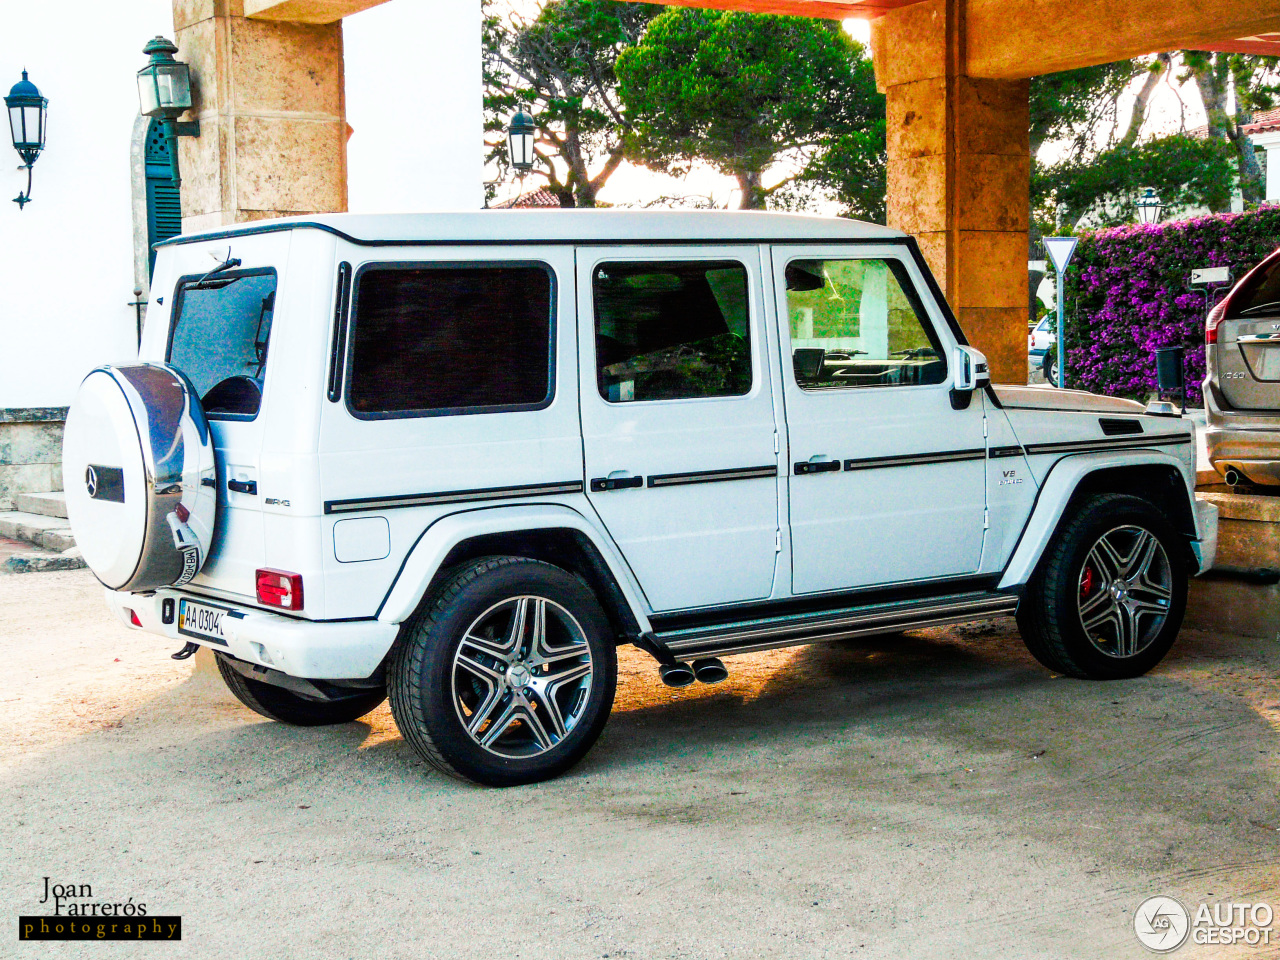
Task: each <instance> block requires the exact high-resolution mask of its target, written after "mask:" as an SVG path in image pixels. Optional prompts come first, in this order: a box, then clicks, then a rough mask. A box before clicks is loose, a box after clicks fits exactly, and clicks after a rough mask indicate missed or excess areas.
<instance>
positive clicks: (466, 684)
mask: <svg viewBox="0 0 1280 960" xmlns="http://www.w3.org/2000/svg"><path fill="white" fill-rule="evenodd" d="M617 674H618V666H617V655H616V650H615V638H614V634H613V631H612V629H611V628H610V626H609V622H608V619H607V617H606V616H605V613H604V611H603V610H602V609H601V607H600V603H599V601H597V600H596V598H595V595H594V594H593V593H592V591H591V588H590V587H588V586H587V584H586V583H584V582H583V581H582V580H581V579H580V578H578V577H576V576H575V575H573V574H572V573H569V572H568V571H566V570H562V569H560V568H559V567H554V566H552V565H550V564H547V563H542V562H540V561H537V560H529V559H525V558H522V557H488V558H485V559H483V560H477V561H475V562H473V563H470V564H468V565H467V566H465V567H464V568H462V569H460V570H457V571H455V572H454V574H453V575H452V576H451V577H449V579H448V580H447V581H446V582H444V583H443V584H441V585H440V586H439V587H438V588H437V589H435V590H434V591H433V593H432V594H431V596H430V597H428V598H427V600H426V601H425V602H424V606H423V608H422V610H421V611H420V613H419V615H418V616H417V617H416V618H415V620H414V621H413V622H411V623H409V624H406V625H405V628H404V630H403V632H402V633H401V636H400V638H399V640H398V641H397V644H396V648H395V650H394V651H393V654H392V658H391V664H390V672H389V676H388V694H389V697H390V700H391V713H392V715H393V716H394V717H395V720H396V725H397V726H398V727H399V728H400V732H401V733H402V734H403V735H404V738H405V739H406V740H407V741H409V743H411V744H412V745H413V746H414V747H415V748H416V749H417V750H418V751H419V752H420V753H421V754H422V756H423V757H425V758H426V759H427V760H429V761H430V762H431V763H432V764H434V765H435V766H437V767H439V768H440V769H441V770H444V771H445V772H446V773H449V774H452V775H453V776H457V777H464V778H466V779H469V780H474V781H476V782H478V783H485V784H489V785H491V786H509V785H513V784H520V783H532V782H534V781H537V780H545V779H547V778H549V777H554V776H558V775H559V774H561V773H563V772H564V771H565V770H567V769H569V768H570V767H571V766H573V765H574V764H575V763H577V762H578V760H580V759H581V758H582V757H583V755H585V754H586V752H587V750H589V749H590V748H591V745H592V744H593V743H594V742H595V740H596V738H597V737H598V736H599V735H600V731H601V730H602V729H604V725H605V722H606V721H607V720H608V717H609V710H610V708H611V707H612V705H613V694H614V688H615V686H616V684H617Z"/></svg>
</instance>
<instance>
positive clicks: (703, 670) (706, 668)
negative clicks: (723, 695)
mask: <svg viewBox="0 0 1280 960" xmlns="http://www.w3.org/2000/svg"><path fill="white" fill-rule="evenodd" d="M693 675H694V676H695V677H697V678H698V681H699V682H700V683H719V682H720V681H721V680H727V679H728V677H729V671H728V670H727V669H726V668H725V665H724V664H723V663H721V662H720V660H719V658H717V657H705V658H704V659H702V660H695V661H693Z"/></svg>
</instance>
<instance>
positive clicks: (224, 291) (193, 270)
mask: <svg viewBox="0 0 1280 960" xmlns="http://www.w3.org/2000/svg"><path fill="white" fill-rule="evenodd" d="M289 238H290V234H288V233H283V234H278V235H275V236H272V237H270V238H254V239H255V242H253V243H241V244H235V243H234V242H233V243H232V246H231V248H228V247H227V246H226V245H225V244H224V245H223V246H222V247H221V248H220V250H219V251H218V256H217V257H212V258H211V257H210V256H209V255H208V253H207V250H206V249H204V248H194V247H193V248H191V249H180V250H178V251H175V254H181V260H180V262H179V264H178V267H179V269H180V270H181V272H182V275H181V276H180V277H179V279H178V280H177V282H176V284H175V285H174V288H173V291H172V293H171V294H170V296H172V298H173V299H172V308H171V314H170V315H171V322H170V324H169V330H168V342H167V344H166V349H165V359H166V360H167V361H168V362H169V363H170V364H171V365H172V366H174V367H176V368H177V369H178V370H181V371H182V372H183V373H184V374H185V375H186V376H187V378H188V379H189V380H191V382H192V384H193V385H194V386H195V389H196V392H197V393H198V394H199V395H200V398H201V402H202V404H203V406H204V409H205V414H206V415H207V416H208V418H209V426H210V429H211V432H212V434H213V441H214V450H215V455H216V458H217V465H218V474H217V475H218V485H219V490H218V511H217V518H216V520H215V526H214V539H213V544H212V546H211V548H210V552H209V559H208V561H207V562H206V563H205V565H204V568H203V569H202V570H201V572H200V574H199V575H198V576H197V577H196V578H195V579H194V580H193V581H192V586H193V587H197V588H199V587H204V588H207V589H212V590H215V591H217V592H221V593H229V594H234V595H236V596H242V597H253V596H255V585H254V571H255V570H256V569H257V568H258V567H261V566H263V565H264V563H263V558H264V556H265V543H264V533H263V512H262V497H261V496H260V494H259V490H258V485H259V482H260V479H261V478H260V467H261V457H262V447H263V433H264V422H265V415H264V414H263V412H262V407H263V404H262V397H263V393H264V390H265V389H266V384H267V380H268V379H269V378H270V376H271V369H270V365H269V364H270V359H271V354H270V346H271V340H272V337H271V333H272V327H273V325H274V323H275V318H276V311H277V306H278V304H277V299H278V295H279V288H280V286H281V277H280V274H279V272H278V271H277V269H276V264H280V265H283V264H284V263H286V262H287V260H288V250H289ZM267 240H270V241H272V242H264V241H267ZM232 251H234V255H235V257H236V259H238V260H239V261H240V265H239V266H236V267H234V268H233V269H227V270H218V271H217V272H216V273H212V274H210V273H209V271H211V270H213V269H214V268H215V267H217V266H218V265H219V260H220V259H223V257H222V254H224V253H225V254H226V258H230V256H231V253H232ZM224 262H225V261H224Z"/></svg>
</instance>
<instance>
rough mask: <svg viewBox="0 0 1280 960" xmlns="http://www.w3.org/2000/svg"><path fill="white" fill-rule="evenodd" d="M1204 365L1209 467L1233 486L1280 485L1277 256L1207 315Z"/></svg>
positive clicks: (1279, 258) (1279, 254)
mask: <svg viewBox="0 0 1280 960" xmlns="http://www.w3.org/2000/svg"><path fill="white" fill-rule="evenodd" d="M1205 367H1206V371H1205V372H1206V377H1205V381H1204V406H1205V412H1206V414H1207V417H1208V429H1207V430H1206V432H1205V441H1206V445H1207V447H1208V450H1209V461H1210V463H1212V464H1213V467H1214V469H1215V470H1217V471H1218V473H1220V474H1222V476H1223V478H1224V479H1225V480H1226V482H1227V483H1229V484H1230V485H1232V486H1235V485H1237V484H1241V483H1252V484H1257V485H1259V486H1280V251H1277V252H1276V253H1274V254H1272V255H1271V256H1269V257H1268V258H1267V259H1266V260H1264V261H1262V263H1260V264H1258V266H1257V267H1255V268H1254V269H1253V270H1251V271H1250V272H1249V274H1248V275H1247V276H1245V278H1244V279H1243V280H1241V281H1240V282H1239V283H1238V284H1236V286H1235V288H1234V289H1233V290H1232V291H1231V293H1229V294H1228V295H1227V296H1226V298H1225V299H1224V300H1223V301H1222V302H1221V303H1220V304H1218V306H1217V307H1215V308H1214V309H1213V311H1212V312H1211V313H1210V314H1209V318H1208V322H1207V323H1206V325H1205Z"/></svg>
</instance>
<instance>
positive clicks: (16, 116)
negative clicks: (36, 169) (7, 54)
mask: <svg viewBox="0 0 1280 960" xmlns="http://www.w3.org/2000/svg"><path fill="white" fill-rule="evenodd" d="M4 105H5V106H6V107H8V108H9V133H10V135H11V136H12V137H13V149H15V150H17V151H18V156H20V157H21V158H22V162H23V166H22V167H21V168H19V169H25V170H26V171H27V192H26V193H19V194H18V195H17V196H16V197H14V198H13V202H14V203H16V204H17V205H18V209H19V210H21V209H22V208H23V207H25V206H26V205H27V204H28V203H30V202H31V168H32V167H33V166H35V162H36V157H38V156H40V151H41V150H43V149H44V135H45V121H46V119H47V115H48V110H49V101H48V100H46V99H45V98H44V97H42V96H41V95H40V91H39V90H38V89H36V85H35V84H34V83H32V82H31V81H30V80H28V79H27V71H25V70H23V71H22V79H21V80H19V81H18V82H17V83H15V84H14V85H13V88H12V89H11V90H10V91H9V95H8V96H7V97H5V98H4Z"/></svg>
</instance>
